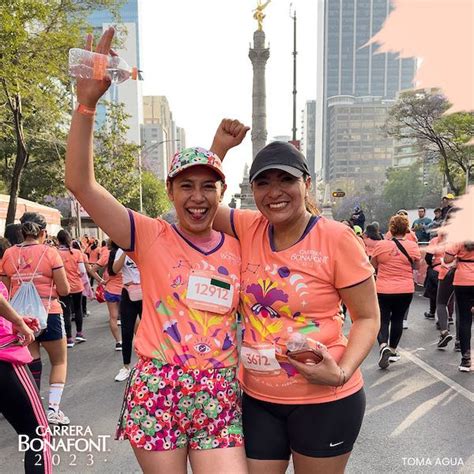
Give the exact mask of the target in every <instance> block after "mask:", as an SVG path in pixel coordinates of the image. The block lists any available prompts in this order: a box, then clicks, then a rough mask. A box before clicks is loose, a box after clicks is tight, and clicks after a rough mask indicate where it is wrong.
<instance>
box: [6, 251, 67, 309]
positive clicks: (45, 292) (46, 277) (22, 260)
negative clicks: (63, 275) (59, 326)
mask: <svg viewBox="0 0 474 474" xmlns="http://www.w3.org/2000/svg"><path fill="white" fill-rule="evenodd" d="M41 256H43V257H42V258H41ZM40 258H41V261H40ZM38 262H39V266H38V269H37V270H36V273H35V274H34V275H35V276H34V279H33V282H34V285H35V287H36V290H37V291H38V294H39V295H40V297H41V300H42V301H43V305H44V307H45V309H46V311H47V312H48V313H49V314H62V312H63V310H62V308H61V305H60V303H59V301H58V294H57V292H56V286H55V285H54V281H53V270H57V269H59V268H63V261H62V260H61V256H60V255H59V252H58V250H57V249H56V248H55V247H50V246H49V245H43V244H31V245H22V244H20V245H15V246H13V247H10V248H8V249H7V250H5V253H4V255H3V260H2V266H3V273H2V274H3V275H4V276H8V277H9V278H10V281H11V291H10V299H11V298H13V296H14V295H15V293H16V292H17V290H18V288H19V287H20V284H21V281H20V279H19V277H18V274H17V270H18V272H19V273H20V276H21V278H22V279H23V280H24V281H30V280H31V278H32V277H33V272H34V271H35V269H36V266H37V265H38ZM51 285H52V286H51ZM50 297H51V301H50Z"/></svg>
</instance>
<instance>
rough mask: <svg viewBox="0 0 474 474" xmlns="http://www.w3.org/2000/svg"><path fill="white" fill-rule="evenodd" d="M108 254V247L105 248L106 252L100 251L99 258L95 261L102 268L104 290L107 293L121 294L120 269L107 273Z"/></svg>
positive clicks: (121, 280)
mask: <svg viewBox="0 0 474 474" xmlns="http://www.w3.org/2000/svg"><path fill="white" fill-rule="evenodd" d="M109 255H110V251H109V249H107V252H104V251H103V252H101V255H100V258H99V260H98V261H97V263H96V265H99V267H102V268H104V275H103V278H104V280H105V291H107V292H108V293H112V294H113V295H120V294H122V288H123V278H122V272H121V271H120V272H118V273H117V274H115V275H110V274H109V271H108V270H107V264H108V262H109Z"/></svg>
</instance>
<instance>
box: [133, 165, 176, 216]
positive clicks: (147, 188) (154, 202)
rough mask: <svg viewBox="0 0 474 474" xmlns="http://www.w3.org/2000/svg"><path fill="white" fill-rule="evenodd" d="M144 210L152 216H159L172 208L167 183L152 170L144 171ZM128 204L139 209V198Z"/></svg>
mask: <svg viewBox="0 0 474 474" xmlns="http://www.w3.org/2000/svg"><path fill="white" fill-rule="evenodd" d="M142 191H143V212H144V213H145V214H146V215H148V216H150V217H158V216H161V215H162V214H164V213H166V212H168V211H169V210H170V209H171V202H170V200H169V199H168V194H167V193H166V185H165V183H164V182H163V181H161V180H160V179H158V178H157V177H156V176H155V175H154V174H153V173H152V172H150V171H144V172H143V174H142ZM128 206H129V207H130V208H131V209H135V210H137V211H138V210H139V208H140V202H139V199H138V198H136V199H133V200H132V201H131V202H130V203H129V204H128Z"/></svg>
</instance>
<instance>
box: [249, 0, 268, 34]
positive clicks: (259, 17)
mask: <svg viewBox="0 0 474 474" xmlns="http://www.w3.org/2000/svg"><path fill="white" fill-rule="evenodd" d="M271 1H272V0H267V1H266V2H265V3H263V4H262V0H258V5H257V8H256V9H255V10H254V14H253V17H254V18H255V19H256V20H257V21H258V31H262V26H263V19H264V18H265V15H264V13H263V10H265V8H267V6H268V4H269V3H270V2H271Z"/></svg>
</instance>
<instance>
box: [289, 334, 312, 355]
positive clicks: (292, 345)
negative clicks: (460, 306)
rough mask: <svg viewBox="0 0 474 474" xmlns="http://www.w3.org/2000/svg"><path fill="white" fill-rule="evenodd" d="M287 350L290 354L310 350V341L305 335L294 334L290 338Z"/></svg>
mask: <svg viewBox="0 0 474 474" xmlns="http://www.w3.org/2000/svg"><path fill="white" fill-rule="evenodd" d="M286 348H287V349H288V351H289V352H295V351H301V350H303V349H309V344H308V340H307V339H306V336H305V335H304V334H301V333H300V332H294V333H292V334H291V336H290V337H289V339H288V341H287V343H286Z"/></svg>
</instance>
